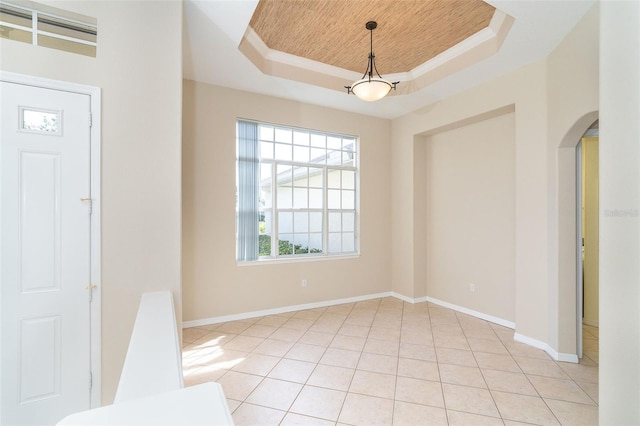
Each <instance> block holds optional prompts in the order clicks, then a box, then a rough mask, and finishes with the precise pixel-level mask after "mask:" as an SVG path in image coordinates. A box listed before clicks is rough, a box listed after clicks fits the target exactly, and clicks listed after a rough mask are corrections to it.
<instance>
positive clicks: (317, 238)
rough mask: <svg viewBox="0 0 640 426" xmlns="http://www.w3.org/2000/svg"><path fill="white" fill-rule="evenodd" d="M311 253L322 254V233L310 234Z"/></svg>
mask: <svg viewBox="0 0 640 426" xmlns="http://www.w3.org/2000/svg"><path fill="white" fill-rule="evenodd" d="M309 251H310V252H311V253H322V233H319V232H318V233H312V234H309Z"/></svg>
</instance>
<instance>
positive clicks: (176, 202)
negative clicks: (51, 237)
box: [0, 0, 182, 404]
mask: <svg viewBox="0 0 640 426" xmlns="http://www.w3.org/2000/svg"><path fill="white" fill-rule="evenodd" d="M42 3H46V4H48V5H51V6H53V7H56V8H60V9H65V10H68V11H71V12H75V13H79V14H83V15H87V16H91V17H95V18H97V22H98V48H97V56H96V57H95V58H91V57H85V56H81V55H75V54H71V53H67V52H62V51H58V50H53V49H47V48H44V47H39V46H32V45H29V44H25V43H20V42H15V41H11V40H6V39H0V52H1V53H0V55H1V61H0V64H1V65H0V66H1V68H2V70H4V71H11V72H16V73H22V74H27V75H33V76H37V77H42V78H49V79H55V80H62V81H69V82H73V83H77V84H84V85H89V86H96V87H99V88H101V96H102V117H101V129H102V138H101V142H102V176H101V182H102V200H101V205H102V211H101V218H102V246H101V252H102V265H101V266H102V283H101V288H100V291H101V301H102V341H101V347H102V372H101V376H102V377H101V383H102V387H101V395H102V403H103V404H109V403H111V402H112V401H113V398H114V396H115V392H116V388H117V385H118V381H119V379H120V373H121V371H122V365H123V362H124V358H125V355H126V352H127V347H128V344H129V339H130V337H131V331H132V329H133V323H134V320H135V316H136V312H137V309H138V304H139V301H140V297H141V294H142V293H143V292H145V291H158V290H170V291H172V293H173V296H174V302H175V306H176V310H177V318H178V321H180V318H181V312H180V311H181V305H182V301H181V288H180V279H181V277H180V250H181V243H180V239H181V237H180V231H181V228H180V223H181V217H180V205H181V202H180V200H181V193H180V192H181V185H180V166H181V164H180V156H181V107H182V102H181V98H182V94H181V93H182V66H181V64H182V46H181V37H182V3H181V2H180V1H177V0H176V1H126V2H114V1H100V0H96V1H90V2H78V1H46V2H42ZM150 15H153V19H149V16H150Z"/></svg>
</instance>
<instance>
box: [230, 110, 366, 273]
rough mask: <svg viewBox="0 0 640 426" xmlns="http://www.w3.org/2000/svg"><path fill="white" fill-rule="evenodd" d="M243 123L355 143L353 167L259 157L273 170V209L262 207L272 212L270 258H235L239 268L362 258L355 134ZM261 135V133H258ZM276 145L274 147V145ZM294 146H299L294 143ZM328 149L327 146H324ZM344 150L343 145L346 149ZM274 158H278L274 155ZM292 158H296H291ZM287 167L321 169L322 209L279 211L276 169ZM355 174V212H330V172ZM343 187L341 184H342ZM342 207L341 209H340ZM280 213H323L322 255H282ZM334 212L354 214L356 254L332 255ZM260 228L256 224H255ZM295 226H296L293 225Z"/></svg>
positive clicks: (285, 209) (358, 159)
mask: <svg viewBox="0 0 640 426" xmlns="http://www.w3.org/2000/svg"><path fill="white" fill-rule="evenodd" d="M241 121H249V122H254V123H256V124H257V125H258V126H268V127H273V128H274V129H285V130H290V131H292V132H295V131H299V132H308V133H309V134H319V135H323V136H324V137H325V138H327V137H338V138H341V139H352V140H353V141H354V150H353V153H354V157H355V159H354V163H353V166H345V165H342V164H339V165H338V164H336V165H331V164H327V162H326V161H325V163H324V164H323V163H312V162H311V161H309V162H300V161H293V160H292V161H288V160H277V159H275V158H272V159H264V160H263V159H262V158H260V165H263V164H269V165H270V167H271V176H272V177H271V180H272V190H271V207H269V208H267V209H264V208H259V212H263V211H268V210H270V211H271V222H272V223H271V230H270V231H271V232H270V236H271V253H272V255H271V256H260V255H258V259H256V260H239V259H237V258H236V262H237V264H238V265H251V264H258V263H259V264H264V263H287V262H299V261H318V260H336V259H340V258H353V257H359V256H360V140H359V138H358V137H357V136H353V135H347V134H339V133H335V132H326V131H319V130H315V129H308V128H302V127H296V126H288V125H281V124H273V123H267V122H261V121H255V120H246V119H238V120H237V122H241ZM259 133H260V132H258V134H259ZM237 136H238V135H236V144H237V143H238V140H237ZM261 141H262V140H261V139H260V138H258V143H260V142H261ZM267 142H271V143H273V144H275V143H277V142H276V141H275V138H274V140H271V141H267ZM274 146H275V145H274ZM292 146H297V145H295V144H294V143H293V142H292ZM325 146H326V145H325ZM343 148H344V146H343ZM325 151H326V152H327V153H328V152H330V151H331V149H330V148H328V147H326V148H325ZM341 151H343V152H348V151H347V150H341ZM273 157H275V155H274V156H273ZM292 158H293V157H292ZM279 164H281V165H285V166H291V167H293V168H295V167H309V168H317V169H322V188H321V190H322V207H321V208H312V207H310V206H309V204H307V207H306V208H295V207H293V206H291V208H278V200H277V198H278V181H277V167H278V165H279ZM343 170H346V171H352V172H353V173H354V183H353V186H354V187H353V191H354V208H353V209H342V208H339V209H330V208H329V205H328V193H329V189H330V188H329V182H328V180H329V172H331V171H343ZM237 172H238V159H237V158H236V178H237V177H238V176H237ZM340 186H341V187H342V183H341V185H340ZM291 188H292V189H293V188H295V186H294V185H293V182H292V186H291ZM306 188H307V189H309V188H317V187H310V186H309V182H307V186H306ZM307 196H308V197H310V196H309V195H307ZM237 207H238V206H237V204H236V245H237V244H238V232H237V227H238V220H237V216H238V211H237ZM341 207H342V206H341ZM281 212H291V213H292V214H295V213H296V212H309V213H312V212H321V213H322V247H323V252H322V253H298V254H283V255H281V254H279V238H278V237H279V235H280V233H279V223H278V216H279V213H281ZM333 212H342V213H345V212H353V220H354V225H353V239H354V241H353V251H345V252H343V251H340V252H329V234H330V232H329V213H333ZM256 226H257V224H256ZM292 226H293V225H292ZM307 233H309V234H310V233H311V232H310V231H309V230H308V231H307ZM344 233H347V231H344V230H341V231H340V234H344ZM295 234H296V232H295V229H293V231H292V233H291V235H292V236H293V235H295ZM291 243H292V244H293V245H295V242H294V241H291Z"/></svg>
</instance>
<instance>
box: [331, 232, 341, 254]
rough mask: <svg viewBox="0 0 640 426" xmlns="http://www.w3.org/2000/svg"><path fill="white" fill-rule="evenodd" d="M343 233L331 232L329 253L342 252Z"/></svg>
mask: <svg viewBox="0 0 640 426" xmlns="http://www.w3.org/2000/svg"><path fill="white" fill-rule="evenodd" d="M341 248H342V234H340V233H334V234H329V253H340V252H341V251H342V250H341Z"/></svg>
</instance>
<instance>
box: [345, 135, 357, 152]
mask: <svg viewBox="0 0 640 426" xmlns="http://www.w3.org/2000/svg"><path fill="white" fill-rule="evenodd" d="M355 147H356V140H355V139H352V138H342V149H343V150H345V151H351V152H354V151H355Z"/></svg>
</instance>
